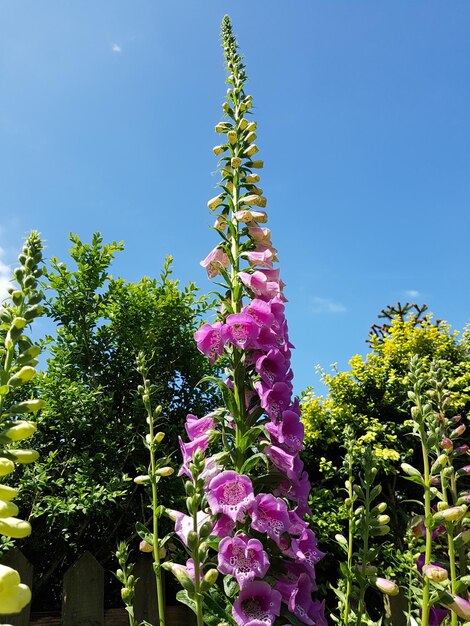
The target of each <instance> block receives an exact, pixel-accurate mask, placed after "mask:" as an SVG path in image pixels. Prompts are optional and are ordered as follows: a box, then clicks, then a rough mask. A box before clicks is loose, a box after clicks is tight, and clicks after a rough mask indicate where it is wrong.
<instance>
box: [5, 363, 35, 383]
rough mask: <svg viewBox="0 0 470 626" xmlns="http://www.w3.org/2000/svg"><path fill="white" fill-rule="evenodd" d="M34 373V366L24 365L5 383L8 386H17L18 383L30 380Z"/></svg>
mask: <svg viewBox="0 0 470 626" xmlns="http://www.w3.org/2000/svg"><path fill="white" fill-rule="evenodd" d="M35 374H36V370H35V369H34V367H31V366H29V365H25V366H24V367H22V368H21V369H20V371H19V372H17V373H16V374H15V375H14V376H12V377H11V378H10V380H9V381H8V383H7V384H8V386H9V387H19V386H20V385H23V384H24V383H27V382H28V381H29V380H31V379H32V378H33V376H34V375H35Z"/></svg>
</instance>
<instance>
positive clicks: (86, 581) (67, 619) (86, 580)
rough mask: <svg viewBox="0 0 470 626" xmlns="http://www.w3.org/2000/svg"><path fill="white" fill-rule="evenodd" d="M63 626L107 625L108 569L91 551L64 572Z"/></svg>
mask: <svg viewBox="0 0 470 626" xmlns="http://www.w3.org/2000/svg"><path fill="white" fill-rule="evenodd" d="M62 624H63V626H103V624H104V572H103V568H102V567H101V565H100V564H99V563H98V561H97V560H96V559H95V557H94V556H92V555H91V554H90V553H89V552H85V553H84V554H82V556H81V557H80V558H79V559H78V560H77V561H75V563H74V564H73V565H72V567H70V568H69V569H68V570H67V572H66V573H65V576H64V587H63V596H62Z"/></svg>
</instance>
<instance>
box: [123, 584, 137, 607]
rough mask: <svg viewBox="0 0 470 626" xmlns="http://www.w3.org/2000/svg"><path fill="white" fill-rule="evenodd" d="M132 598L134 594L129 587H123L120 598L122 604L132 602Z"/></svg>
mask: <svg viewBox="0 0 470 626" xmlns="http://www.w3.org/2000/svg"><path fill="white" fill-rule="evenodd" d="M133 597H134V594H133V592H132V590H131V589H129V587H123V588H122V589H121V598H122V600H123V602H125V603H126V604H128V603H129V602H130V601H131V600H132V598H133Z"/></svg>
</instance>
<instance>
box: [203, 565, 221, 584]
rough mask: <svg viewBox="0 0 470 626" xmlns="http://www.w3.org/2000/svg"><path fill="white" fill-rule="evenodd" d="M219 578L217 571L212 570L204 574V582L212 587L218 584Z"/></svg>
mask: <svg viewBox="0 0 470 626" xmlns="http://www.w3.org/2000/svg"><path fill="white" fill-rule="evenodd" d="M218 577H219V572H218V571H217V570H216V569H210V570H209V571H208V572H206V574H204V578H203V580H204V582H206V583H207V584H208V585H210V586H212V585H214V584H215V583H216V582H217V578H218Z"/></svg>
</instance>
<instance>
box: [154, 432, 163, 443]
mask: <svg viewBox="0 0 470 626" xmlns="http://www.w3.org/2000/svg"><path fill="white" fill-rule="evenodd" d="M164 437H165V433H162V432H161V431H159V432H158V433H157V434H156V435H155V441H156V442H157V443H160V442H161V441H163V439H164Z"/></svg>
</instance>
